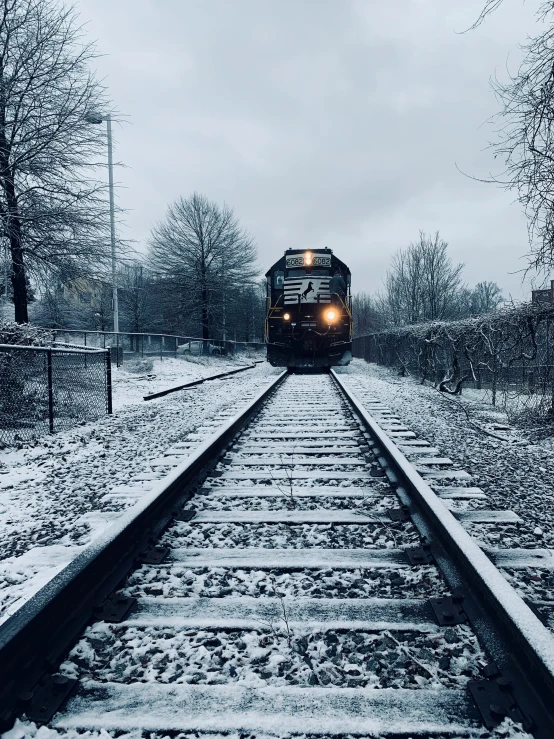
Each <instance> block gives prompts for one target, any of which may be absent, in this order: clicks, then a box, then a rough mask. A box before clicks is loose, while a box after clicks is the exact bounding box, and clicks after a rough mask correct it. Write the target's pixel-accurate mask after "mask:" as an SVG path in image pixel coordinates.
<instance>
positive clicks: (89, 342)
mask: <svg viewBox="0 0 554 739" xmlns="http://www.w3.org/2000/svg"><path fill="white" fill-rule="evenodd" d="M52 332H53V333H54V335H55V337H56V341H62V342H64V343H72V344H82V345H84V346H88V347H91V346H92V347H97V348H102V349H105V348H110V349H111V350H112V357H113V361H114V363H116V364H117V366H118V367H119V365H120V364H121V363H122V362H125V361H127V360H135V359H138V358H142V357H153V358H159V359H163V358H164V357H178V356H234V355H235V354H238V353H241V352H252V351H253V352H257V351H261V350H264V349H265V344H264V343H262V342H257V341H223V340H217V339H198V338H195V337H193V336H175V335H173V334H151V333H122V332H120V333H118V334H116V333H113V332H111V331H85V330H77V329H52Z"/></svg>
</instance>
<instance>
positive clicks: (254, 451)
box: [233, 444, 360, 462]
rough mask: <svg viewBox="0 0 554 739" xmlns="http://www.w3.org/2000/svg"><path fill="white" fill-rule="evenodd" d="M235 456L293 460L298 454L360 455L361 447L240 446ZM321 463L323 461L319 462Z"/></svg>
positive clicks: (235, 451) (236, 448)
mask: <svg viewBox="0 0 554 739" xmlns="http://www.w3.org/2000/svg"><path fill="white" fill-rule="evenodd" d="M233 453H234V454H241V455H242V454H245V455H251V456H255V455H260V454H283V455H288V456H290V457H291V459H294V458H295V455H297V454H321V455H325V454H336V455H339V454H359V453H360V447H359V446H358V445H357V444H356V445H351V446H341V447H339V448H338V449H333V447H332V446H330V447H317V446H314V447H309V446H297V445H296V444H291V445H290V446H283V445H281V444H279V445H273V444H272V445H271V446H265V447H256V446H251V445H248V446H246V445H245V446H242V445H241V446H240V447H235V448H234V449H233ZM319 461H320V462H321V460H319ZM332 461H333V462H336V461H337V460H336V459H333V460H332Z"/></svg>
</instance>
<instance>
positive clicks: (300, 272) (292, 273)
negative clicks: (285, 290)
mask: <svg viewBox="0 0 554 739" xmlns="http://www.w3.org/2000/svg"><path fill="white" fill-rule="evenodd" d="M305 274H306V270H305V269H289V270H288V272H287V277H304V275H305Z"/></svg>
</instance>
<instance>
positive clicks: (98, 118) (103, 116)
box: [85, 111, 119, 334]
mask: <svg viewBox="0 0 554 739" xmlns="http://www.w3.org/2000/svg"><path fill="white" fill-rule="evenodd" d="M85 120H86V121H87V123H94V124H99V123H102V121H106V126H107V130H108V182H109V190H110V239H111V244H112V290H113V298H112V307H113V330H114V333H116V334H118V333H119V303H118V300H117V275H116V269H115V203H114V187H113V153H112V116H111V113H96V112H95V111H90V112H89V113H87V114H86V115H85Z"/></svg>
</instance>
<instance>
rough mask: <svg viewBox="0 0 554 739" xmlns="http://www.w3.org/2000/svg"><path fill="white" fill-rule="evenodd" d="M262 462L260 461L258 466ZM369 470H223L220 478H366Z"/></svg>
mask: <svg viewBox="0 0 554 739" xmlns="http://www.w3.org/2000/svg"><path fill="white" fill-rule="evenodd" d="M261 465H263V462H260V466H261ZM370 477H371V475H370V474H369V472H347V471H344V470H334V471H333V470H324V471H323V472H317V471H315V470H314V471H306V472H301V471H299V470H288V469H285V470H271V472H270V471H269V470H268V471H266V472H246V471H244V472H223V473H222V474H221V477H220V478H219V479H220V480H223V479H225V480H272V479H273V480H289V481H290V480H367V479H368V478H370Z"/></svg>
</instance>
